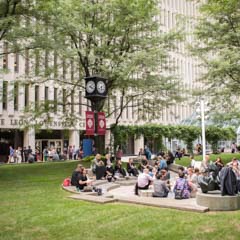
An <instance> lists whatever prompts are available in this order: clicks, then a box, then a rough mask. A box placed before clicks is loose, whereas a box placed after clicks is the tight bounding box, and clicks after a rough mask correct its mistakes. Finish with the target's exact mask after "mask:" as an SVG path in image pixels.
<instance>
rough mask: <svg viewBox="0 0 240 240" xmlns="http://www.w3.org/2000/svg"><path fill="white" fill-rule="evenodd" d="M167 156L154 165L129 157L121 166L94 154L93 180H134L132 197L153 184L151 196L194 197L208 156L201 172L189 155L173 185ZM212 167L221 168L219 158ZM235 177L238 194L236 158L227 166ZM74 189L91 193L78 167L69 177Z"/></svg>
mask: <svg viewBox="0 0 240 240" xmlns="http://www.w3.org/2000/svg"><path fill="white" fill-rule="evenodd" d="M168 157H169V155H168V153H167V154H162V155H159V156H158V157H157V159H156V160H154V161H153V162H152V161H150V160H148V159H147V157H146V156H145V155H144V156H143V158H142V160H141V161H140V162H137V163H136V162H135V159H132V158H129V160H128V163H127V164H126V165H124V166H125V167H123V164H122V161H121V159H119V158H118V159H116V161H115V162H114V161H113V159H112V158H111V155H110V154H106V155H105V156H104V157H102V156H101V155H100V154H96V156H95V158H94V160H93V162H92V166H91V170H92V172H93V173H94V174H95V176H96V180H102V179H105V180H108V181H109V182H112V181H115V180H117V179H118V178H129V176H135V177H136V185H135V194H136V195H138V193H139V190H143V189H149V187H150V186H151V185H152V189H153V194H152V196H153V197H163V198H166V197H168V194H169V192H172V193H173V195H174V197H175V199H187V198H190V197H195V196H196V193H197V191H198V189H199V179H200V177H201V176H206V175H207V174H210V172H209V173H208V170H209V164H210V162H209V156H208V155H207V156H206V159H205V160H204V161H202V163H201V166H200V169H199V168H196V167H195V166H194V163H195V160H194V157H192V156H190V159H191V161H190V164H189V166H188V167H187V168H185V167H183V166H180V167H179V168H178V172H177V178H176V180H175V182H174V183H172V185H171V182H170V177H171V176H170V171H169V170H168V161H167V159H168ZM212 164H214V165H215V166H216V167H217V168H219V171H220V170H221V169H222V168H224V167H225V166H224V163H223V161H222V160H221V158H220V157H218V158H217V159H216V161H214V163H212ZM227 166H228V167H230V168H231V169H232V170H233V172H234V173H235V174H236V178H237V181H238V187H237V189H238V191H240V163H239V161H238V160H237V159H236V158H233V160H232V161H231V162H230V163H229V164H227ZM71 184H72V185H73V186H76V187H77V188H78V189H80V191H89V188H90V189H91V190H92V187H91V186H92V180H90V179H89V178H88V177H87V172H86V169H85V168H84V167H83V166H81V165H78V167H77V169H76V170H75V171H74V172H73V174H72V182H71Z"/></svg>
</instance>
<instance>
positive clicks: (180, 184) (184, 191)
mask: <svg viewBox="0 0 240 240" xmlns="http://www.w3.org/2000/svg"><path fill="white" fill-rule="evenodd" d="M178 176H179V178H178V179H177V181H176V183H175V186H174V188H173V192H174V195H175V199H188V198H190V193H191V187H190V185H189V183H188V180H187V179H186V178H185V174H184V173H183V172H179V174H178Z"/></svg>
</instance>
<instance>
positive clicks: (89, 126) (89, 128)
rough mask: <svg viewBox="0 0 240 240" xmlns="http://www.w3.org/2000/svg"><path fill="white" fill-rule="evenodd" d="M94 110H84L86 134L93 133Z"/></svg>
mask: <svg viewBox="0 0 240 240" xmlns="http://www.w3.org/2000/svg"><path fill="white" fill-rule="evenodd" d="M94 125H95V121H94V112H91V111H86V135H94V127H95V126H94Z"/></svg>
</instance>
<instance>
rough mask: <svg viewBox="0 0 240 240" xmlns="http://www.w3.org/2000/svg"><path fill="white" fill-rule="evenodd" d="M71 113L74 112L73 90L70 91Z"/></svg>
mask: <svg viewBox="0 0 240 240" xmlns="http://www.w3.org/2000/svg"><path fill="white" fill-rule="evenodd" d="M71 113H72V114H74V91H72V92H71Z"/></svg>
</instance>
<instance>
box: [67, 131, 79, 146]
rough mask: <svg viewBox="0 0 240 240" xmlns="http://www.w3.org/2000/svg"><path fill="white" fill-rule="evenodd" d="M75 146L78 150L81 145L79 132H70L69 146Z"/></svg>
mask: <svg viewBox="0 0 240 240" xmlns="http://www.w3.org/2000/svg"><path fill="white" fill-rule="evenodd" d="M73 145H75V147H76V148H78V147H79V145H80V133H79V130H69V146H73Z"/></svg>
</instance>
